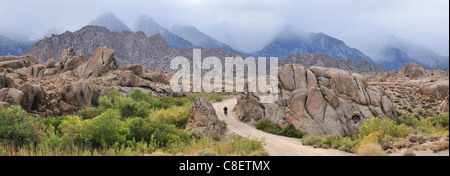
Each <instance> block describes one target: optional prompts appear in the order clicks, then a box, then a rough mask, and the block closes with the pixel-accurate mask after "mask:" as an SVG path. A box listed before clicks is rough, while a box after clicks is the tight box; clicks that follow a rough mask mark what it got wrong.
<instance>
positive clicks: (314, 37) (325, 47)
mask: <svg viewBox="0 0 450 176" xmlns="http://www.w3.org/2000/svg"><path fill="white" fill-rule="evenodd" d="M313 52H320V53H324V54H328V55H330V56H333V57H335V58H338V59H348V58H351V59H352V60H354V61H367V62H369V63H371V64H375V61H373V60H372V58H370V57H369V56H366V55H365V54H363V53H362V52H361V51H359V50H358V49H355V48H350V47H349V46H347V45H346V44H345V43H344V42H343V41H341V40H338V39H336V38H334V37H331V36H329V35H326V34H324V33H307V32H302V31H300V30H298V29H295V28H293V27H289V26H287V27H286V28H285V29H284V30H283V31H281V32H280V33H279V34H278V35H277V36H276V37H275V38H274V39H273V40H271V41H270V42H269V43H268V44H267V45H266V46H265V47H264V48H263V49H261V50H259V51H257V52H255V53H253V54H252V55H254V56H263V57H278V58H279V59H281V58H285V57H287V56H291V55H294V54H298V53H313Z"/></svg>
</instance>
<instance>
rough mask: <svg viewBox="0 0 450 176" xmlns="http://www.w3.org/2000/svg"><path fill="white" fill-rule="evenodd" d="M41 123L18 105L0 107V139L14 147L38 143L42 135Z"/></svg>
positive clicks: (42, 127)
mask: <svg viewBox="0 0 450 176" xmlns="http://www.w3.org/2000/svg"><path fill="white" fill-rule="evenodd" d="M43 129H44V126H43V123H42V122H41V121H40V119H39V118H38V117H33V116H30V115H28V113H27V112H26V111H25V110H23V109H22V107H21V106H19V105H11V106H10V107H9V108H3V107H0V141H1V142H3V143H7V144H9V145H12V146H14V147H20V146H24V145H29V144H36V143H38V142H39V141H40V140H41V139H42V137H43V134H44V132H43Z"/></svg>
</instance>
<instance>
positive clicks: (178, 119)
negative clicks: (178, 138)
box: [148, 105, 190, 129]
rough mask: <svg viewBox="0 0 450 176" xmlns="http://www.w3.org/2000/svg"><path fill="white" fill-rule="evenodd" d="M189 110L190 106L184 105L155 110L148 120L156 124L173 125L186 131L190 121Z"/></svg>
mask: <svg viewBox="0 0 450 176" xmlns="http://www.w3.org/2000/svg"><path fill="white" fill-rule="evenodd" d="M189 108H190V105H184V106H174V107H170V108H168V109H160V110H155V111H152V112H151V113H150V115H149V116H148V118H149V119H150V120H152V121H155V122H159V123H166V124H173V125H175V126H176V127H177V128H180V129H184V128H186V123H187V121H188V120H189Z"/></svg>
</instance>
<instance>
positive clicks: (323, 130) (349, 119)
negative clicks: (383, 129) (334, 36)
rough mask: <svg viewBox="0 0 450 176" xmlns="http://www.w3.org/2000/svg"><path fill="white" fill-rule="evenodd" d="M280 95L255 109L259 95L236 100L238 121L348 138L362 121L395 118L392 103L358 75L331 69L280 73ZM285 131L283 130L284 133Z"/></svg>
mask: <svg viewBox="0 0 450 176" xmlns="http://www.w3.org/2000/svg"><path fill="white" fill-rule="evenodd" d="M278 71H279V74H278V77H279V80H280V81H279V89H280V91H279V92H280V93H279V95H278V99H277V101H276V102H275V103H270V104H267V103H259V93H249V92H244V93H242V94H240V95H239V97H238V103H237V114H238V116H239V118H241V119H242V120H244V119H246V118H250V119H251V120H259V119H261V118H263V117H264V118H268V119H269V120H271V121H272V122H273V123H278V124H286V123H291V124H293V125H294V127H295V128H296V129H298V130H300V131H303V132H305V133H308V134H317V135H326V134H333V133H339V134H341V135H352V134H355V132H356V131H357V130H358V129H359V127H360V126H361V125H362V123H363V122H364V120H366V119H369V118H372V117H379V118H385V117H388V118H393V117H395V114H394V111H393V110H394V106H393V103H392V101H391V99H390V98H389V97H388V96H387V95H386V94H385V92H384V91H383V90H380V89H378V88H376V87H374V86H369V85H368V83H367V79H366V78H365V77H363V76H361V75H359V74H357V73H352V72H349V71H345V70H339V69H335V68H323V67H315V66H313V67H311V68H310V69H307V68H305V67H303V66H300V65H296V64H293V65H292V64H288V65H284V66H281V67H279V68H278ZM283 126H284V125H281V127H283Z"/></svg>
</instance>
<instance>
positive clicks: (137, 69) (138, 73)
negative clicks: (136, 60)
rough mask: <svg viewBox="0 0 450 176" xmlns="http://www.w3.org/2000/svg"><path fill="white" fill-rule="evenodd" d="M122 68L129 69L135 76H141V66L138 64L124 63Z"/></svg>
mask: <svg viewBox="0 0 450 176" xmlns="http://www.w3.org/2000/svg"><path fill="white" fill-rule="evenodd" d="M123 70H124V71H125V70H131V71H132V72H133V73H134V74H135V75H136V76H138V77H141V76H142V66H141V65H138V64H131V65H126V66H125V67H123Z"/></svg>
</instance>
